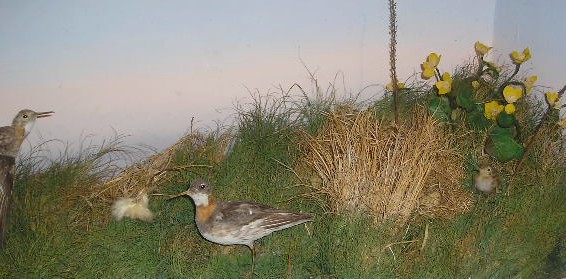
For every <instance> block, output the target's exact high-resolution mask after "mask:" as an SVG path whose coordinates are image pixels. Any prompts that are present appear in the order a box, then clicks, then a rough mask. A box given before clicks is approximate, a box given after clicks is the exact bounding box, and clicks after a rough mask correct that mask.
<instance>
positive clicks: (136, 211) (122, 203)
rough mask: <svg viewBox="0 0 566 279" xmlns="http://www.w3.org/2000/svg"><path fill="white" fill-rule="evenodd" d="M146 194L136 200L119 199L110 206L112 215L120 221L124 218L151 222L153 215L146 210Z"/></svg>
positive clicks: (147, 200)
mask: <svg viewBox="0 0 566 279" xmlns="http://www.w3.org/2000/svg"><path fill="white" fill-rule="evenodd" d="M148 202H149V199H148V197H147V194H143V195H141V196H140V197H138V198H121V199H119V200H117V201H116V202H114V204H113V205H112V215H113V216H114V217H115V218H116V220H118V221H120V220H122V218H124V217H128V218H132V219H137V220H141V221H144V222H151V221H152V220H153V213H152V212H151V210H149V208H148Z"/></svg>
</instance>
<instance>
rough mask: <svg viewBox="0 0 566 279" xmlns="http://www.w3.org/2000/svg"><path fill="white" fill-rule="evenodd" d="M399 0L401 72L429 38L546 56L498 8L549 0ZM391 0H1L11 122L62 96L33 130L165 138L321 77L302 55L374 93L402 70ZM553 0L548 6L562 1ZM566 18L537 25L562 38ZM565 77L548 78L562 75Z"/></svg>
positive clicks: (436, 43)
mask: <svg viewBox="0 0 566 279" xmlns="http://www.w3.org/2000/svg"><path fill="white" fill-rule="evenodd" d="M398 2H399V3H398V20H399V23H398V25H399V30H398V41H399V45H398V72H399V77H400V78H401V79H405V78H408V77H409V76H411V75H413V74H414V73H415V72H418V71H420V67H419V65H420V63H421V61H422V60H423V59H424V58H425V57H426V55H427V54H428V53H430V52H437V53H440V54H442V59H443V60H442V62H441V68H442V69H443V70H446V71H450V70H452V69H454V67H456V65H457V64H459V63H462V62H463V61H466V60H468V59H470V58H471V57H472V56H473V55H474V51H473V44H474V42H475V41H477V40H480V41H482V42H484V43H486V44H488V45H492V44H493V43H494V41H495V42H496V44H501V45H505V50H504V51H505V52H502V53H494V55H495V56H499V57H503V58H505V56H506V55H507V54H506V52H507V51H508V49H507V48H511V49H521V50H522V49H523V48H524V47H526V46H531V50H532V52H533V60H536V59H538V57H537V56H538V55H539V53H540V52H539V51H538V50H537V46H539V47H540V45H527V44H528V43H529V42H530V41H528V40H527V41H525V40H523V39H524V35H523V34H522V35H521V36H519V37H520V38H519V37H517V36H515V37H512V39H513V40H514V41H511V40H508V41H506V42H511V43H509V44H507V45H506V44H505V42H499V41H498V40H497V39H495V40H494V36H495V35H494V33H496V32H500V33H505V32H504V31H501V30H499V29H498V28H497V24H499V23H498V20H496V14H497V15H498V16H500V17H501V16H507V17H511V18H517V16H516V15H515V14H512V13H511V12H507V10H506V8H502V7H505V5H507V6H513V4H512V3H515V2H520V3H527V4H528V3H531V5H532V3H536V2H537V1H510V0H507V1H505V0H500V1H491V0H480V1H463V0H457V1H448V0H446V1H444V0H431V1H402V0H400V1H398ZM550 2H552V3H553V5H559V6H560V5H561V6H565V5H564V4H561V3H560V2H559V1H556V2H553V1H549V3H550ZM386 4H387V1H375V0H374V1H363V0H358V1H340V0H328V1H321V0H319V1H310V0H309V1H304V0H289V1H264V0H263V1H259V0H253V1H251V0H250V1H248V0H245V1H187V0H184V1H84V0H83V1H60V0H55V1H3V0H0V38H1V39H0V121H1V123H0V125H8V124H9V123H10V121H11V119H12V118H13V117H14V115H15V114H16V112H17V111H18V110H20V109H22V108H31V109H34V110H39V111H41V110H54V111H56V114H55V115H54V117H52V118H50V119H46V120H42V121H41V122H42V123H38V125H36V131H34V133H33V134H32V135H31V136H30V142H31V143H32V144H33V143H34V142H37V141H38V137H40V136H41V137H42V138H44V139H53V138H57V139H61V140H64V141H68V142H76V141H78V140H79V139H80V137H81V135H83V136H84V135H87V134H94V135H96V136H97V137H100V138H105V137H108V136H109V135H110V134H112V129H115V130H116V131H117V132H118V133H123V134H130V135H131V137H129V140H128V141H129V143H133V144H137V143H142V144H147V145H150V146H154V147H156V148H158V149H162V148H164V147H167V146H169V145H171V144H173V143H174V142H176V140H177V139H178V138H179V137H180V136H182V135H183V133H185V132H186V131H187V129H188V128H189V125H190V120H191V118H192V117H194V118H195V120H196V121H197V123H198V125H199V126H201V127H205V126H212V125H214V124H213V123H214V121H215V120H220V121H224V122H229V121H230V119H231V116H232V115H233V107H234V103H237V102H239V103H245V102H246V100H249V98H247V97H249V93H248V89H247V88H251V89H257V90H258V91H259V92H262V93H266V92H268V91H269V90H271V91H274V90H275V88H276V87H277V86H279V85H281V86H282V87H283V88H288V87H289V86H291V85H292V84H293V83H295V82H297V83H299V84H302V85H303V86H304V87H306V88H308V87H309V80H308V74H307V72H306V71H305V69H304V67H303V65H302V63H301V59H302V60H303V61H304V63H305V64H306V65H307V66H308V67H309V68H310V69H311V70H312V71H314V72H316V74H317V77H318V78H319V81H320V82H321V83H322V84H328V83H329V82H331V81H332V80H333V79H334V76H335V75H336V73H337V72H339V71H341V72H342V73H343V74H344V81H345V87H346V91H348V92H357V91H359V90H360V89H361V88H364V87H366V86H368V85H372V84H378V85H380V86H374V87H371V88H370V90H368V91H367V92H366V94H369V95H379V94H381V93H382V92H383V90H382V88H383V85H384V84H385V83H387V82H388V79H389V78H388V40H389V37H388V16H389V15H388V9H387V5H386ZM527 6H528V5H527ZM538 6H545V5H538ZM541 9H543V11H544V12H545V13H544V14H540V15H538V16H540V17H546V13H548V12H550V13H552V12H553V11H554V12H555V13H556V16H558V15H559V14H560V13H559V12H557V11H555V10H553V9H552V8H550V9H548V8H541ZM563 10H564V9H562V11H563ZM521 18H523V17H521ZM505 22H507V21H505ZM563 22H564V21H562V22H559V23H556V22H555V23H553V24H550V25H552V26H550V27H548V28H546V29H542V30H544V32H537V31H535V33H536V36H540V37H542V39H543V40H545V41H546V42H548V41H552V40H554V38H555V36H553V35H552V34H555V33H559V32H560V33H561V34H562V35H560V36H562V38H563V36H564V35H563V34H564V33H565V32H564V31H563V30H565V28H564V23H563ZM494 26H495V27H494ZM514 27H516V24H515V25H514ZM520 28H523V27H520ZM539 28H542V27H539ZM498 30H499V31H498ZM525 32H531V31H530V29H529V30H525ZM527 36H528V34H527ZM537 40H538V37H537ZM542 45H543V46H544V45H546V43H545V44H542ZM562 45H564V44H562ZM496 47H497V46H496ZM560 59H562V60H561V61H564V58H563V57H560ZM555 60H556V59H555ZM533 63H534V62H533ZM549 63H550V62H549ZM529 65H530V66H531V67H532V65H533V64H529ZM562 65H564V63H562ZM543 66H544V65H543ZM543 66H537V67H543ZM545 74H546V73H545ZM549 75H550V74H549ZM559 78H562V79H563V77H554V76H552V79H545V78H543V77H542V76H541V77H540V79H539V81H547V82H548V83H549V84H551V85H552V86H556V85H555V84H554V83H553V82H556V81H555V80H554V79H559ZM556 84H558V83H556Z"/></svg>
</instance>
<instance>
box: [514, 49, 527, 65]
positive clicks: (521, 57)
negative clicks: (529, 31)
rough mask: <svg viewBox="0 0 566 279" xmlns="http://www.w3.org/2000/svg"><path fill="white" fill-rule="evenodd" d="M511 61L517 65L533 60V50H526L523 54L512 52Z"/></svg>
mask: <svg viewBox="0 0 566 279" xmlns="http://www.w3.org/2000/svg"><path fill="white" fill-rule="evenodd" d="M511 59H513V62H514V63H515V64H521V63H523V62H525V61H527V60H529V59H531V50H530V49H529V48H525V50H523V53H519V52H518V51H516V50H515V51H513V52H511Z"/></svg>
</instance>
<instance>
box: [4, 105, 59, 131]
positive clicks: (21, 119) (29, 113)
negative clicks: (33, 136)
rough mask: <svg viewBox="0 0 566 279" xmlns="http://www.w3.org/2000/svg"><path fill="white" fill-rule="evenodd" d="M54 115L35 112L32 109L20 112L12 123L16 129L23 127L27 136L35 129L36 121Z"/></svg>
mask: <svg viewBox="0 0 566 279" xmlns="http://www.w3.org/2000/svg"><path fill="white" fill-rule="evenodd" d="M51 114H53V112H52V111H46V112H35V111H33V110H30V109H24V110H20V112H18V114H17V115H16V117H14V120H13V121H12V126H14V127H23V128H24V129H25V131H26V135H27V134H29V132H30V131H31V128H33V124H34V123H35V120H36V119H38V118H42V117H48V116H51Z"/></svg>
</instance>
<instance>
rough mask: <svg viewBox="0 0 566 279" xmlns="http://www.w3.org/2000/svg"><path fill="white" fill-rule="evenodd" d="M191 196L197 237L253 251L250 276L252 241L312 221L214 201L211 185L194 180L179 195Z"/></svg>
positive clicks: (308, 215) (265, 208)
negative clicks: (194, 210) (198, 234)
mask: <svg viewBox="0 0 566 279" xmlns="http://www.w3.org/2000/svg"><path fill="white" fill-rule="evenodd" d="M183 195H188V196H190V197H191V198H192V199H193V201H194V203H195V206H196V215H195V222H196V225H197V228H198V230H199V232H200V234H201V235H202V236H203V237H204V238H205V239H207V240H209V241H211V242H214V243H218V244H221V245H245V246H248V247H249V248H250V249H251V251H252V273H253V270H254V263H255V249H254V241H256V240H258V239H260V238H262V237H264V236H267V235H269V234H271V233H272V232H275V231H279V230H283V229H286V228H290V227H292V226H296V225H299V224H302V223H305V222H309V221H312V220H313V218H314V215H313V214H311V213H296V212H291V211H287V210H283V209H277V208H273V207H270V206H267V205H263V204H258V203H254V202H245V201H233V202H222V201H217V200H216V199H215V198H214V195H213V194H212V185H211V184H210V183H209V182H208V181H206V180H203V179H197V180H194V181H193V182H192V183H191V184H190V186H189V189H188V190H187V191H185V192H182V193H180V194H178V195H175V196H173V198H175V197H179V196H183Z"/></svg>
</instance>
